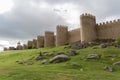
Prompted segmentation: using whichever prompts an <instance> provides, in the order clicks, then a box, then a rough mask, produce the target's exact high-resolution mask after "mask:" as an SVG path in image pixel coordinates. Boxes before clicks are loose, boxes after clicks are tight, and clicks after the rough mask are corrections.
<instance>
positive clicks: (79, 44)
mask: <svg viewBox="0 0 120 80" xmlns="http://www.w3.org/2000/svg"><path fill="white" fill-rule="evenodd" d="M86 47H87V44H86V43H74V44H72V47H71V49H83V48H86Z"/></svg>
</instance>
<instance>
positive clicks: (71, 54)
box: [67, 49, 78, 56]
mask: <svg viewBox="0 0 120 80" xmlns="http://www.w3.org/2000/svg"><path fill="white" fill-rule="evenodd" d="M67 54H68V55H70V56H75V55H77V54H78V53H77V52H76V51H75V50H74V49H71V50H70V51H69V52H68V53H67Z"/></svg>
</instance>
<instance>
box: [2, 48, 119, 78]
mask: <svg viewBox="0 0 120 80" xmlns="http://www.w3.org/2000/svg"><path fill="white" fill-rule="evenodd" d="M68 51H69V48H66V49H64V46H62V47H55V48H41V49H32V50H22V51H7V52H1V54H0V80H120V66H113V65H112V64H113V63H114V62H116V61H120V49H119V48H114V47H108V48H104V49H92V48H91V47H88V48H86V49H80V50H78V51H77V52H78V53H79V55H77V56H72V57H70V58H71V59H70V60H69V61H67V62H63V63H57V64H47V65H43V64H41V61H35V60H29V59H30V58H31V57H36V56H37V55H39V53H40V52H47V53H49V54H52V53H55V52H68ZM93 53H94V54H99V55H100V56H101V58H100V59H96V60H89V61H86V60H85V58H86V56H87V55H88V54H93ZM108 55H115V56H116V57H115V59H114V60H113V59H112V58H110V57H107V56H108ZM17 60H20V61H26V62H31V61H32V62H34V64H33V65H27V63H26V64H25V65H21V64H18V63H16V61H17ZM48 60H49V59H48ZM72 62H76V63H78V64H79V65H80V66H79V67H76V68H75V67H73V66H71V63H72ZM104 66H113V68H115V71H114V72H108V71H104V70H103V67H104Z"/></svg>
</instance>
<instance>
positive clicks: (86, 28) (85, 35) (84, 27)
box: [80, 13, 97, 42]
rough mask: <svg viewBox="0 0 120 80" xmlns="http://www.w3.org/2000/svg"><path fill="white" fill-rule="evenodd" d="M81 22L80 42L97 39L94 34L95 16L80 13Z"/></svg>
mask: <svg viewBox="0 0 120 80" xmlns="http://www.w3.org/2000/svg"><path fill="white" fill-rule="evenodd" d="M80 22H81V42H90V41H93V40H96V39H97V36H96V27H95V26H96V18H95V16H93V15H91V14H87V13H86V14H82V15H81V16H80Z"/></svg>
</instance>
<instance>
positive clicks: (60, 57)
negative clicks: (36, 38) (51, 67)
mask: <svg viewBox="0 0 120 80" xmlns="http://www.w3.org/2000/svg"><path fill="white" fill-rule="evenodd" d="M69 59H70V58H69V57H68V56H67V55H64V54H61V55H57V56H55V57H53V58H52V59H51V60H50V63H60V62H65V61H68V60H69Z"/></svg>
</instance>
